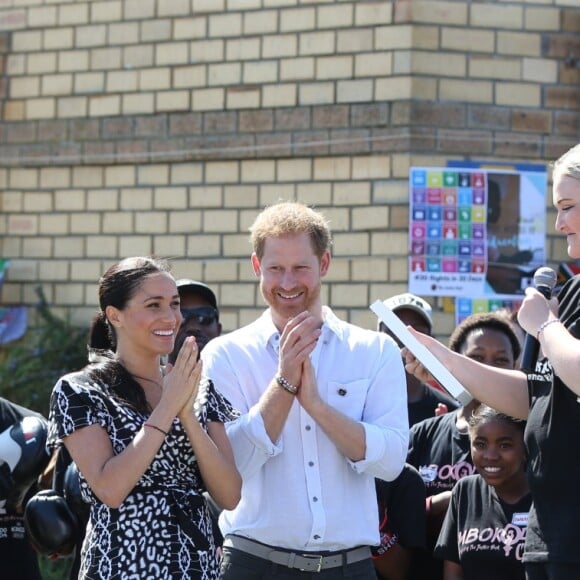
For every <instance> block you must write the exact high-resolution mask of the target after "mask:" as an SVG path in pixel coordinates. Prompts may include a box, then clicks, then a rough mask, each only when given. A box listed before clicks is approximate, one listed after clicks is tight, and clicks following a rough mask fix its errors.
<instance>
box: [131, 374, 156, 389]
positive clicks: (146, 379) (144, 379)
mask: <svg viewBox="0 0 580 580" xmlns="http://www.w3.org/2000/svg"><path fill="white" fill-rule="evenodd" d="M127 372H128V373H129V371H127ZM129 374H130V375H131V376H132V377H133V378H134V379H140V380H142V381H147V382H148V383H153V384H154V385H155V386H156V387H158V388H159V389H163V386H162V384H161V381H156V380H154V379H148V378H147V377H142V376H140V375H134V374H133V373H129ZM162 378H163V376H162Z"/></svg>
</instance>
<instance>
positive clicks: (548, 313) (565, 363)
mask: <svg viewBox="0 0 580 580" xmlns="http://www.w3.org/2000/svg"><path fill="white" fill-rule="evenodd" d="M557 304H558V303H557V300H556V299H555V298H553V299H552V300H549V301H548V300H546V299H545V298H544V297H543V296H542V295H541V294H540V293H539V292H538V291H537V290H535V289H529V290H527V291H526V297H525V299H524V301H523V302H522V305H521V307H520V310H519V311H518V322H519V323H520V325H521V326H522V328H523V329H524V330H525V331H526V332H527V333H528V334H530V335H531V336H534V337H536V338H537V339H538V340H539V341H540V345H541V347H542V352H543V353H544V355H545V356H546V357H547V358H548V360H549V361H550V363H551V364H552V367H553V368H554V372H555V374H557V375H558V376H559V377H560V379H561V380H562V381H563V383H564V384H565V385H566V386H567V387H568V388H569V389H570V390H571V391H573V392H574V393H575V394H576V395H578V396H580V340H578V339H577V338H575V337H574V336H572V335H571V334H570V333H569V332H568V330H567V328H566V327H565V326H564V325H563V324H562V323H561V322H559V321H558V316H557V314H556V312H557ZM540 329H541V330H540Z"/></svg>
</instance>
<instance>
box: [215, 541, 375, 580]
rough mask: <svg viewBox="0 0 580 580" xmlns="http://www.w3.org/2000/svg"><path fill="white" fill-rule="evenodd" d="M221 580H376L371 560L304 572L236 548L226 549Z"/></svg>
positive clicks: (224, 550)
mask: <svg viewBox="0 0 580 580" xmlns="http://www.w3.org/2000/svg"><path fill="white" fill-rule="evenodd" d="M220 578H221V580H273V579H274V578H276V579H279V580H296V579H297V578H301V579H302V580H304V579H306V578H308V579H309V580H342V579H348V580H376V578H377V575H376V574H375V568H374V566H373V563H372V560H371V559H370V558H369V559H368V560H361V561H360V562H354V563H352V564H345V565H343V566H338V567H336V568H327V569H325V570H321V571H320V572H302V571H301V570H298V569H296V568H287V567H286V566H280V565H279V564H274V563H273V562H270V561H269V560H264V559H263V558H258V557H257V556H253V555H252V554H248V553H247V552H242V551H240V550H236V549H235V548H229V547H224V549H223V559H222V563H221V569H220Z"/></svg>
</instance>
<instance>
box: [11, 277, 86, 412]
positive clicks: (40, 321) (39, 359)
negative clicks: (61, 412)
mask: <svg viewBox="0 0 580 580" xmlns="http://www.w3.org/2000/svg"><path fill="white" fill-rule="evenodd" d="M36 292H37V294H38V296H39V303H38V304H37V306H36V312H37V315H38V316H37V317H36V319H37V323H36V324H35V326H33V327H31V328H29V329H28V330H27V332H26V334H25V335H24V337H23V338H21V339H20V340H18V341H15V342H13V343H9V344H7V345H4V346H3V347H2V351H0V396H2V397H4V398H6V399H9V400H10V401H12V402H14V403H17V404H19V405H22V406H24V407H27V408H29V409H33V410H35V411H38V412H39V413H42V414H43V415H44V416H45V417H48V406H49V401H50V393H51V391H52V388H53V387H54V385H55V383H56V382H57V380H58V379H59V378H60V377H61V376H62V375H64V374H66V373H69V372H72V371H76V370H79V369H80V368H82V367H83V366H85V365H86V364H87V336H88V330H87V329H86V328H79V327H76V326H73V325H72V324H70V323H69V322H68V321H66V320H63V319H61V318H58V317H57V316H55V315H54V314H53V313H52V312H51V311H50V308H49V306H48V304H47V303H46V299H45V297H44V294H43V292H42V288H41V287H38V288H37V289H36Z"/></svg>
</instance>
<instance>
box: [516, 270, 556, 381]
mask: <svg viewBox="0 0 580 580" xmlns="http://www.w3.org/2000/svg"><path fill="white" fill-rule="evenodd" d="M555 285H556V272H554V270H552V268H547V267H543V268H538V269H537V270H536V272H535V273H534V287H535V288H536V290H537V291H538V292H539V293H540V294H541V295H542V296H543V297H544V298H546V299H547V300H549V299H550V298H551V297H552V290H553V289H554V286H555ZM539 352H540V343H539V342H538V341H537V340H536V338H535V337H534V336H532V335H530V334H526V338H525V339H524V350H523V353H522V359H521V364H520V369H521V370H522V371H525V372H528V373H531V372H533V371H534V370H535V368H536V363H537V362H538V353H539Z"/></svg>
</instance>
